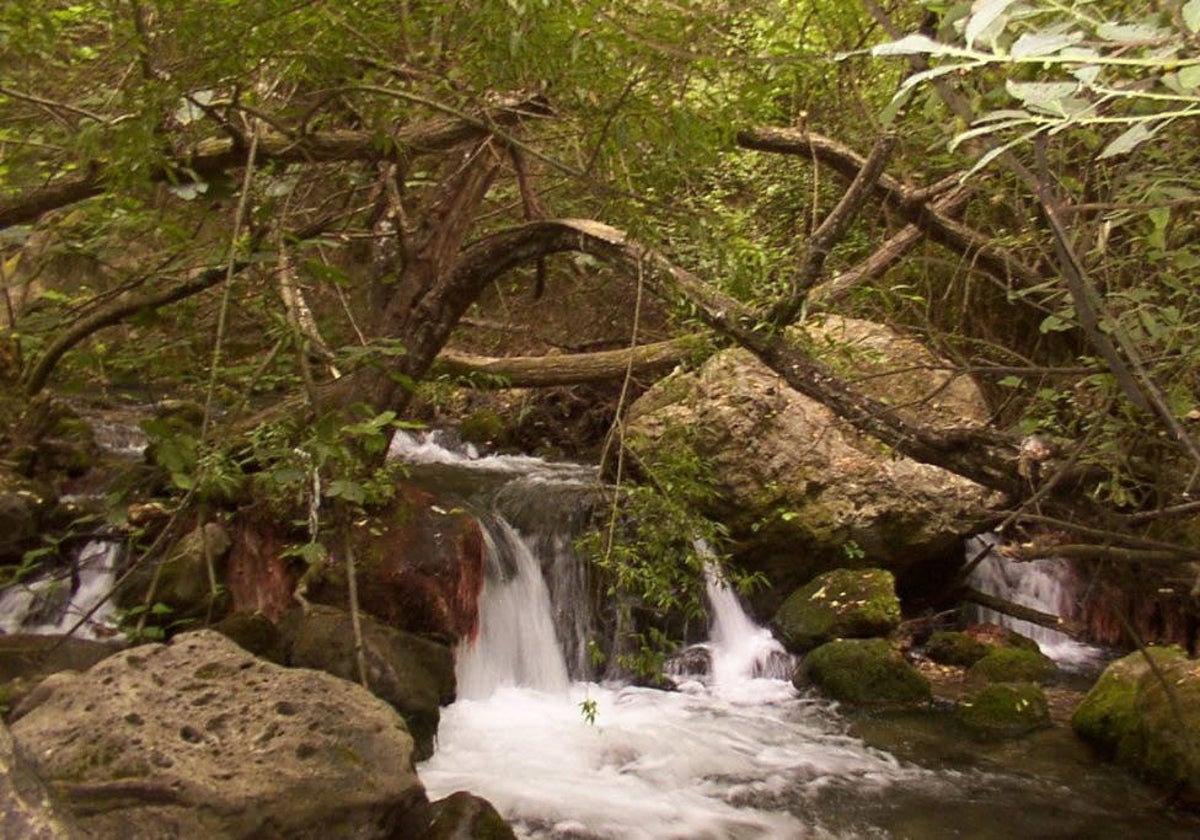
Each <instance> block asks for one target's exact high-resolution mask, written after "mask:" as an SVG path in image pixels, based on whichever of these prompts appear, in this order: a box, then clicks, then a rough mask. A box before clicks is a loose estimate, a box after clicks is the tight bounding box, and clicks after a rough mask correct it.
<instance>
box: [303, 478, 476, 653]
mask: <svg viewBox="0 0 1200 840" xmlns="http://www.w3.org/2000/svg"><path fill="white" fill-rule="evenodd" d="M353 539H354V550H355V556H356V561H357V562H356V565H357V572H358V595H359V605H360V606H361V607H362V609H363V610H365V611H366V612H368V613H370V614H371V615H372V616H374V617H375V618H377V619H378V620H379V621H381V622H383V623H384V624H386V625H388V626H389V627H395V628H397V629H399V630H406V631H408V632H410V633H421V634H423V635H430V636H435V637H438V638H441V639H444V640H445V641H446V642H447V643H449V644H453V643H455V642H457V641H458V640H459V639H462V638H464V637H465V638H473V637H474V636H475V634H476V633H477V632H478V621H479V607H478V602H479V592H480V589H481V588H482V586H483V565H484V545H483V534H482V532H481V531H480V529H479V524H478V523H477V522H476V521H475V519H474V517H472V516H470V515H469V514H467V513H466V512H464V511H463V510H461V509H458V508H456V507H455V506H454V505H452V504H446V503H440V502H439V500H438V499H437V497H435V496H433V495H432V494H430V493H426V492H424V491H423V490H419V489H417V488H415V487H412V486H410V485H404V486H402V487H400V488H399V493H398V494H397V498H396V499H394V500H393V501H392V502H391V503H390V504H389V505H388V507H387V508H386V509H384V510H382V511H377V512H374V513H373V514H372V515H371V516H370V518H369V519H368V520H367V522H365V523H364V524H363V525H362V526H361V527H358V528H356V529H355V531H354V535H353ZM332 553H333V554H334V555H335V556H336V555H338V554H339V552H337V551H336V550H335V551H333V552H332ZM308 597H309V599H310V600H312V601H313V602H315V603H322V604H331V605H334V606H342V605H344V604H346V603H348V602H349V600H348V599H349V595H348V592H347V585H346V576H345V566H344V564H342V563H332V564H330V565H329V567H328V568H327V569H326V571H325V572H324V573H323V574H322V575H321V577H320V579H319V580H317V581H316V582H315V583H314V584H313V586H312V587H311V588H310V590H309V594H308Z"/></svg>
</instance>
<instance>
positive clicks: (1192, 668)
mask: <svg viewBox="0 0 1200 840" xmlns="http://www.w3.org/2000/svg"><path fill="white" fill-rule="evenodd" d="M1160 668H1161V670H1162V672H1163V677H1165V682H1166V685H1164V684H1163V683H1164V680H1162V679H1159V677H1158V675H1157V674H1154V673H1153V672H1151V671H1149V669H1147V673H1145V674H1143V675H1142V677H1141V679H1139V680H1138V692H1137V698H1136V701H1135V704H1134V710H1135V712H1136V713H1137V715H1138V718H1139V720H1140V722H1141V728H1142V730H1143V731H1144V733H1145V739H1144V749H1143V752H1142V756H1141V767H1140V769H1141V771H1142V772H1143V774H1144V775H1145V776H1146V777H1147V778H1149V779H1151V780H1152V781H1155V782H1158V783H1160V784H1162V785H1164V786H1166V787H1167V788H1168V789H1170V790H1179V791H1180V792H1181V794H1182V796H1183V798H1185V799H1187V800H1189V801H1191V802H1193V803H1195V802H1197V801H1200V662H1198V661H1196V660H1192V659H1185V658H1177V659H1173V660H1171V661H1169V662H1166V663H1164V664H1162V665H1161V666H1160Z"/></svg>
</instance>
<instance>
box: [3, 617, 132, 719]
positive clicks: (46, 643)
mask: <svg viewBox="0 0 1200 840" xmlns="http://www.w3.org/2000/svg"><path fill="white" fill-rule="evenodd" d="M120 649H121V645H120V644H117V643H111V642H97V641H91V640H89V639H74V638H64V637H61V636H24V635H13V636H0V706H4V705H6V706H8V707H9V708H17V707H18V706H19V705H20V703H21V701H22V700H23V699H24V698H25V697H26V696H27V695H28V694H29V693H30V692H31V691H33V690H34V688H36V687H37V685H38V683H40V682H41V681H42V680H44V679H45V678H46V677H48V676H50V675H51V674H57V673H59V672H60V671H72V672H73V671H86V670H87V669H88V668H90V667H92V666H93V665H95V664H96V663H97V662H99V661H100V660H101V659H105V658H107V657H109V656H111V655H112V654H114V653H116V652H117V651H118V650H120Z"/></svg>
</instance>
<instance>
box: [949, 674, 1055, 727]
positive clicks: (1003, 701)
mask: <svg viewBox="0 0 1200 840" xmlns="http://www.w3.org/2000/svg"><path fill="white" fill-rule="evenodd" d="M957 715H958V719H959V720H960V721H961V722H962V724H963V725H964V726H965V727H966V728H967V729H968V730H969V731H970V732H971V734H972V735H974V736H976V737H979V738H985V739H998V738H1015V737H1018V736H1020V735H1024V734H1026V733H1028V732H1032V731H1033V730H1035V729H1041V728H1043V727H1046V726H1049V725H1050V705H1049V703H1048V702H1047V701H1046V694H1045V692H1044V691H1042V688H1041V686H1039V685H1037V684H1035V683H1030V682H1020V683H993V684H991V685H988V686H985V687H984V688H983V689H981V690H980V691H979V692H978V693H976V694H975V695H974V696H972V697H971V698H970V699H967V700H964V701H962V702H961V703H959V705H958V709H957Z"/></svg>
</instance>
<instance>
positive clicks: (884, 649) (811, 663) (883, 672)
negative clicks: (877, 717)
mask: <svg viewBox="0 0 1200 840" xmlns="http://www.w3.org/2000/svg"><path fill="white" fill-rule="evenodd" d="M792 682H793V683H794V684H795V685H796V687H797V688H800V689H803V688H804V687H805V685H806V683H811V684H813V685H816V686H817V687H818V688H820V689H821V691H822V693H824V694H825V695H826V696H828V697H830V698H832V699H834V700H838V701H840V702H843V703H853V704H855V705H878V706H897V705H899V706H905V705H920V704H924V703H928V702H929V701H930V700H931V699H932V690H931V689H930V685H929V680H927V679H926V678H925V677H924V676H923V675H922V674H921V673H920V672H919V671H917V669H916V668H914V667H913V666H912V665H910V664H909V663H908V662H907V661H905V659H904V657H903V656H901V655H900V653H899V651H897V650H896V649H895V648H893V647H892V646H891V645H890V644H888V643H887V642H886V641H884V640H883V639H838V640H836V641H833V642H829V643H827V644H824V645H821V646H820V647H819V648H817V649H816V650H814V651H812V652H811V653H809V654H808V655H807V656H805V657H804V661H803V662H802V663H801V665H800V667H799V668H798V669H797V670H796V675H795V676H794V677H793V678H792Z"/></svg>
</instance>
